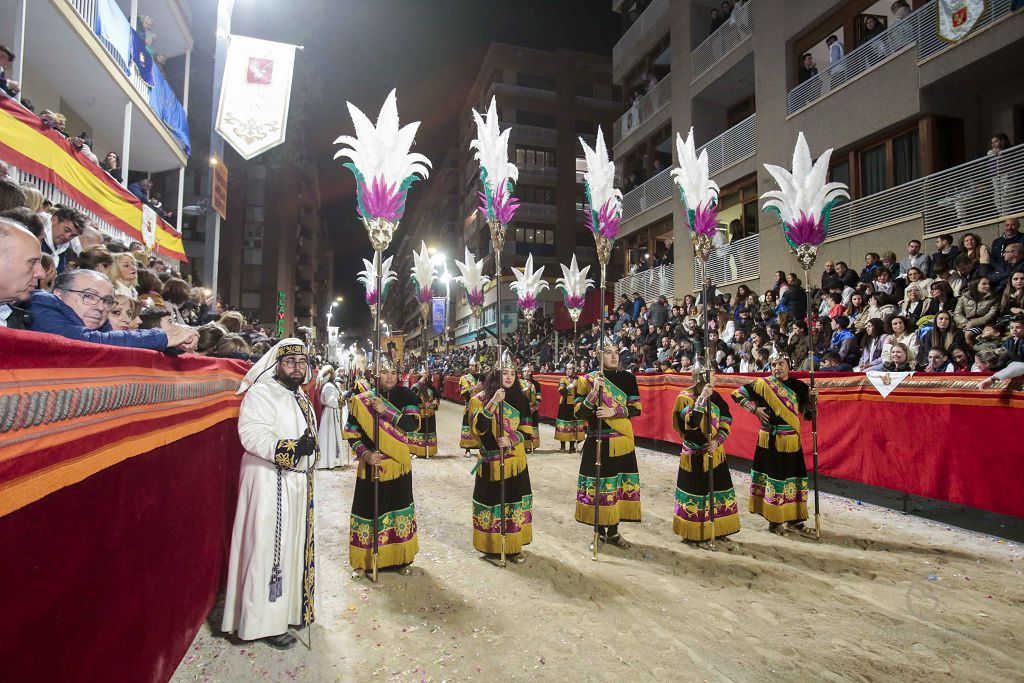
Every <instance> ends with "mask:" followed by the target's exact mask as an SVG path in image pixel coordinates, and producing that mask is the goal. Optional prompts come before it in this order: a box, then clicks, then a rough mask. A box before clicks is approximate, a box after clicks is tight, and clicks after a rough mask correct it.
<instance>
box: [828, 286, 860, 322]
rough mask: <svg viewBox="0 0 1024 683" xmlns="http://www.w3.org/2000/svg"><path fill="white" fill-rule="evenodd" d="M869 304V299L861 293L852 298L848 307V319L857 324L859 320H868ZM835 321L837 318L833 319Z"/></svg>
mask: <svg viewBox="0 0 1024 683" xmlns="http://www.w3.org/2000/svg"><path fill="white" fill-rule="evenodd" d="M867 311H868V303H867V299H866V298H865V297H864V295H863V294H862V293H860V292H856V293H855V294H853V295H851V296H850V303H849V304H847V306H846V317H847V318H849V319H850V322H851V323H856V322H857V319H858V318H863V319H865V320H866V319H867ZM833 320H835V318H833Z"/></svg>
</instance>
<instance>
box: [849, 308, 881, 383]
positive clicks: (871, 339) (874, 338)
mask: <svg viewBox="0 0 1024 683" xmlns="http://www.w3.org/2000/svg"><path fill="white" fill-rule="evenodd" d="M884 344H885V326H884V324H883V323H882V321H881V320H880V319H879V318H872V319H871V320H869V321H868V324H867V326H866V327H865V328H864V339H863V340H861V353H860V360H859V361H858V362H857V366H856V367H854V370H856V371H857V372H868V371H870V370H877V369H878V368H880V367H882V363H883V362H884V359H883V358H882V348H883V346H884Z"/></svg>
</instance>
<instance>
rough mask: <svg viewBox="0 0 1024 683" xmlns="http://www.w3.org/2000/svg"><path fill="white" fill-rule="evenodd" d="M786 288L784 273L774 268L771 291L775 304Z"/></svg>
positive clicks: (787, 285)
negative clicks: (773, 294)
mask: <svg viewBox="0 0 1024 683" xmlns="http://www.w3.org/2000/svg"><path fill="white" fill-rule="evenodd" d="M787 289H789V283H787V282H786V273H785V272H784V271H781V270H776V271H775V281H774V282H772V291H773V292H774V293H775V300H776V305H778V300H779V298H781V297H782V295H783V294H784V293H785V291H786V290H787ZM766 294H767V292H766ZM766 301H767V299H766Z"/></svg>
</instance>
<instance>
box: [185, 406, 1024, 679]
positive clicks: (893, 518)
mask: <svg viewBox="0 0 1024 683" xmlns="http://www.w3.org/2000/svg"><path fill="white" fill-rule="evenodd" d="M438 417H439V423H440V441H441V447H440V455H439V457H436V458H432V459H430V460H428V461H424V460H416V461H414V465H413V468H414V469H413V477H414V488H415V496H416V511H417V517H418V524H419V543H420V553H419V555H418V556H417V558H416V562H415V564H414V565H413V570H414V573H413V575H412V576H410V577H401V576H398V575H396V574H394V573H388V572H385V573H382V574H381V580H380V583H379V585H373V584H371V583H369V582H368V581H366V580H361V581H352V580H350V579H349V567H348V564H347V544H348V537H347V533H348V511H349V508H350V505H351V498H352V489H353V481H354V470H353V469H349V470H335V471H331V472H321V473H319V474H318V484H317V486H318V490H317V510H318V527H317V532H318V541H317V550H318V560H317V610H316V611H317V621H316V624H315V625H314V627H313V633H312V637H313V648H314V649H313V651H312V652H310V651H309V650H307V648H306V647H304V646H303V645H299V646H298V647H296V648H294V649H292V650H290V651H287V652H278V651H276V650H274V649H271V648H270V647H269V646H267V645H265V644H263V643H260V642H256V643H238V642H233V641H230V640H228V639H226V638H224V637H222V636H221V635H220V634H219V624H220V608H219V607H218V608H216V609H215V610H214V612H213V613H212V615H211V617H210V618H209V619H208V620H207V624H206V625H204V627H203V628H202V630H201V631H200V633H199V634H198V636H197V637H196V640H195V643H194V644H193V646H192V648H191V649H190V651H189V652H188V653H187V654H186V656H185V658H184V660H183V661H182V663H181V664H180V666H179V667H178V671H177V673H176V674H175V677H174V678H173V680H174V681H192V680H200V681H255V680H272V681H281V680H284V681H287V680H299V681H334V680H345V681H349V680H351V681H367V680H379V681H469V680H478V681H494V680H518V681H583V680H595V681H606V680H607V681H615V680H618V681H624V680H654V681H669V680H671V681H703V680H709V681H754V680H830V681H878V680H899V681H910V680H937V679H945V678H947V677H948V678H949V679H950V680H971V681H1008V680H1021V678H1022V674H1021V669H1020V652H1021V651H1024V629H1022V623H1024V618H1022V616H1021V615H1022V613H1024V612H1022V608H1024V577H1022V574H1021V571H1022V568H1024V548H1022V547H1021V546H1020V545H1018V544H1015V543H1012V542H1009V541H1002V540H999V539H995V538H993V537H989V536H984V535H980V534H975V533H971V532H967V531H962V530H959V529H956V528H953V529H950V528H949V527H948V526H947V525H944V524H939V523H935V522H930V521H927V520H922V519H919V518H915V517H911V516H907V515H904V514H901V513H898V512H894V511H890V510H886V509H883V508H878V507H874V506H870V505H860V504H857V503H856V502H855V501H851V500H848V499H845V498H841V497H838V496H832V495H823V497H822V506H823V511H824V515H823V519H822V528H823V534H822V540H821V542H820V543H818V542H815V541H814V540H810V539H807V538H803V537H800V536H796V535H787V536H785V537H778V536H775V535H773V534H770V533H768V531H767V523H766V522H765V521H764V520H763V519H761V518H760V517H755V516H753V515H750V514H749V513H746V512H745V510H746V501H747V490H748V487H749V478H748V477H747V476H746V475H742V474H738V473H736V472H733V480H734V483H735V484H736V490H737V494H738V496H739V506H740V510H741V511H742V512H741V517H742V524H743V529H742V531H741V532H740V533H738V534H736V535H734V536H732V537H731V540H730V541H724V542H720V543H719V546H718V550H717V551H715V552H711V551H707V550H702V549H697V548H694V547H691V546H689V545H686V544H685V543H683V542H682V541H681V540H680V539H679V538H678V537H676V536H675V535H673V534H672V522H671V519H672V502H673V492H674V487H675V474H676V469H677V459H676V458H673V457H670V456H668V455H665V454H664V453H659V452H654V451H650V450H647V449H639V450H638V453H637V455H638V461H639V464H640V473H641V478H642V484H643V488H642V500H643V510H644V521H643V523H641V524H638V525H623V527H622V532H623V535H624V536H625V537H626V538H628V539H629V540H630V541H631V542H632V543H633V544H634V547H633V549H632V550H630V551H623V550H618V549H615V548H608V549H605V550H604V552H603V553H602V554H601V559H600V561H599V562H596V563H595V562H593V561H592V560H591V559H590V554H589V553H588V551H587V545H588V543H589V540H590V533H589V530H588V528H587V527H584V526H583V525H580V524H577V523H576V522H575V521H574V520H573V498H574V495H575V485H576V473H577V469H578V466H579V459H578V455H568V454H562V453H559V452H558V447H557V445H556V442H555V441H554V439H553V429H552V428H551V427H550V426H544V427H543V428H542V435H543V445H542V449H541V451H540V452H538V453H535V454H534V455H532V456H531V458H530V476H531V480H532V484H533V493H534V542H533V543H532V544H531V545H530V546H528V547H527V549H526V553H527V562H526V564H524V565H521V566H515V565H512V564H509V566H508V567H507V568H505V569H500V568H496V567H494V566H493V565H491V564H490V563H488V562H486V561H484V560H482V559H481V557H480V555H479V554H478V553H477V552H475V551H474V550H473V547H472V542H471V526H470V498H471V494H472V490H473V479H472V477H471V476H470V474H469V471H470V468H471V466H472V462H473V461H472V460H469V459H465V458H463V457H462V454H461V451H459V450H457V432H458V424H459V418H460V408H459V407H457V406H454V405H452V404H450V403H443V405H442V408H441V410H440V412H439V415H438ZM729 450H730V451H736V450H738V448H737V447H736V446H735V445H732V446H731V448H730V449H729ZM211 625H212V626H213V628H212V629H211ZM299 636H300V639H301V640H302V641H303V642H305V641H306V634H305V633H304V632H303V633H300V634H299Z"/></svg>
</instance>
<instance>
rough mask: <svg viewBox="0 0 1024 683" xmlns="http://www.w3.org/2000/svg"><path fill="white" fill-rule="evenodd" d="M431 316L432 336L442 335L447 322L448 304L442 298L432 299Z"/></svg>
mask: <svg viewBox="0 0 1024 683" xmlns="http://www.w3.org/2000/svg"><path fill="white" fill-rule="evenodd" d="M432 316H433V322H434V325H433V328H434V334H444V324H445V322H446V321H447V320H448V302H447V301H445V300H444V297H438V296H435V297H434V308H433V311H432Z"/></svg>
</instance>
